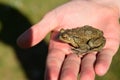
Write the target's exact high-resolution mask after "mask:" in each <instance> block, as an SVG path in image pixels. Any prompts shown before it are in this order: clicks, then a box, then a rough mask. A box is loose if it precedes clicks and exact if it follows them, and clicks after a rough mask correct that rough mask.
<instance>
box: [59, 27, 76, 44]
mask: <svg viewBox="0 0 120 80" xmlns="http://www.w3.org/2000/svg"><path fill="white" fill-rule="evenodd" d="M59 39H60V40H61V41H63V42H65V43H69V44H71V45H72V46H76V43H75V40H74V36H73V34H71V32H70V31H69V29H67V30H64V29H61V30H60V34H59Z"/></svg>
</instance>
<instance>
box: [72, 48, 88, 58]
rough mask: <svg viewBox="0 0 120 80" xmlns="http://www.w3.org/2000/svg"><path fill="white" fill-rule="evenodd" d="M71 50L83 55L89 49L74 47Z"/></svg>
mask: <svg viewBox="0 0 120 80" xmlns="http://www.w3.org/2000/svg"><path fill="white" fill-rule="evenodd" d="M71 50H72V52H73V53H75V54H77V55H78V57H82V56H84V55H85V54H86V53H87V49H84V50H81V49H80V48H74V47H72V48H71Z"/></svg>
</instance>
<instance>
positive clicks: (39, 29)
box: [17, 11, 58, 48]
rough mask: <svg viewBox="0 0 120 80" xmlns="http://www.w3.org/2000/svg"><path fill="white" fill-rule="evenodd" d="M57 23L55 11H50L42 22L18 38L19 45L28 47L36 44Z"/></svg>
mask: <svg viewBox="0 0 120 80" xmlns="http://www.w3.org/2000/svg"><path fill="white" fill-rule="evenodd" d="M57 25H58V23H57V20H56V15H55V12H54V11H52V12H49V13H48V14H47V15H46V16H45V17H43V19H42V20H41V21H40V22H38V23H37V24H35V25H33V26H32V27H31V28H29V29H28V30H26V31H25V32H24V33H23V34H22V35H21V36H20V37H19V38H18V39H17V44H18V46H20V47H22V48H28V47H32V46H34V45H36V44H37V43H39V42H40V41H41V40H42V39H43V38H44V37H45V36H46V35H47V33H49V32H50V31H51V30H52V29H54V28H55V27H56V26H57Z"/></svg>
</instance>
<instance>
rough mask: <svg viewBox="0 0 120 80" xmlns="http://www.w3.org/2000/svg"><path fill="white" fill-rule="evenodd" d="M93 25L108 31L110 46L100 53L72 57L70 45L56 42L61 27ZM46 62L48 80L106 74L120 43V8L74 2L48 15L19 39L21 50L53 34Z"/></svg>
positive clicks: (89, 78) (86, 79) (81, 0)
mask: <svg viewBox="0 0 120 80" xmlns="http://www.w3.org/2000/svg"><path fill="white" fill-rule="evenodd" d="M83 25H91V26H94V27H95V28H98V29H100V30H102V31H103V32H104V36H105V38H106V44H105V47H104V48H103V50H102V51H101V52H99V53H97V52H95V53H92V54H87V55H86V56H84V57H83V58H82V59H81V58H80V57H78V56H77V55H75V54H71V51H70V46H69V45H68V44H65V43H61V42H60V41H58V40H57V39H56V36H57V35H58V32H59V30H60V29H61V28H64V29H67V28H75V27H78V26H83ZM51 31H52V33H51V37H50V43H49V52H48V56H47V61H46V72H45V79H46V80H77V75H78V73H80V80H94V78H95V74H97V75H99V76H102V75H104V74H105V73H106V72H107V71H108V69H109V67H110V64H111V61H112V58H113V56H114V55H115V53H116V52H117V50H118V47H119V43H120V25H119V9H118V8H117V7H114V6H113V7H109V6H108V5H106V6H105V4H104V5H102V4H99V3H95V2H92V1H89V0H73V1H69V2H68V3H65V4H63V5H61V6H59V7H57V8H55V9H54V10H52V11H50V12H49V13H47V14H46V15H45V16H44V17H43V19H42V20H41V21H40V22H38V23H37V24H35V25H33V26H32V27H31V28H30V29H28V30H27V31H26V32H24V33H23V34H22V35H21V36H20V37H19V38H18V40H17V43H18V45H19V46H20V47H23V48H28V47H32V46H34V45H36V44H37V43H39V42H40V41H41V40H43V39H44V37H45V36H46V35H47V34H48V33H49V32H51Z"/></svg>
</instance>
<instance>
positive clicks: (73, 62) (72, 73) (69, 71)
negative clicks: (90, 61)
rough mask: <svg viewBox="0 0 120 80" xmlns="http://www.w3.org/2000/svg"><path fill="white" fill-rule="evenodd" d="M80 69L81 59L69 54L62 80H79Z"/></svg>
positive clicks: (63, 68)
mask: <svg viewBox="0 0 120 80" xmlns="http://www.w3.org/2000/svg"><path fill="white" fill-rule="evenodd" d="M79 67H80V57H78V56H77V55H76V54H69V55H68V56H67V58H66V60H65V61H64V64H63V67H62V71H61V75H60V80H77V76H78V72H79Z"/></svg>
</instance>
